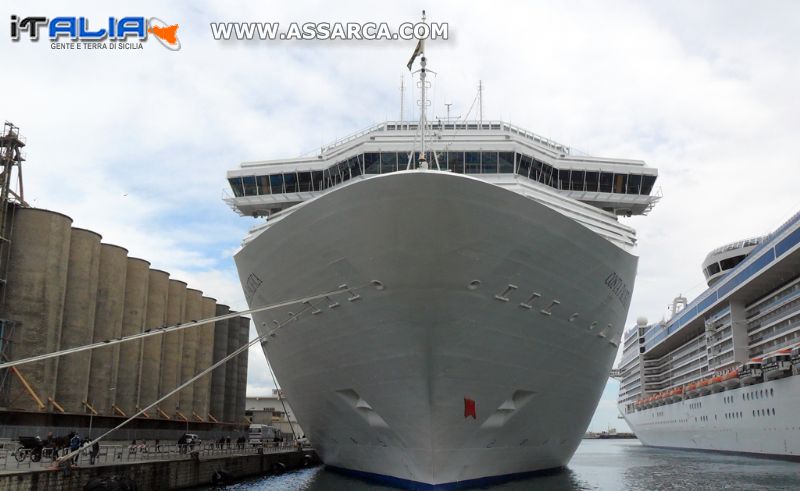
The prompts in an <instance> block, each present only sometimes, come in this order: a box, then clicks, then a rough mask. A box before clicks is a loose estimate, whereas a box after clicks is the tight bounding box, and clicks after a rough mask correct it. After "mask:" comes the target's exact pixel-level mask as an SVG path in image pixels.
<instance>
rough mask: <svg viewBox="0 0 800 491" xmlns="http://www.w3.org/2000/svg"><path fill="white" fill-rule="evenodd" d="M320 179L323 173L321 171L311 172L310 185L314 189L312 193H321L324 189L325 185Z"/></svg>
mask: <svg viewBox="0 0 800 491" xmlns="http://www.w3.org/2000/svg"><path fill="white" fill-rule="evenodd" d="M322 178H323V172H322V171H321V170H315V171H312V172H311V184H312V186H313V187H314V188H313V190H314V191H322V190H323V189H325V184H324V182H323V180H322Z"/></svg>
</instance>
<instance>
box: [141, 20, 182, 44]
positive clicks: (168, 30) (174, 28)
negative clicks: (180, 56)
mask: <svg viewBox="0 0 800 491" xmlns="http://www.w3.org/2000/svg"><path fill="white" fill-rule="evenodd" d="M147 32H149V33H151V34H153V35H154V36H156V37H158V38H160V39H162V40H163V41H164V42H166V43H169V44H176V43H177V42H178V36H177V32H178V24H172V25H171V26H166V27H159V26H153V27H151V28H149V29H147Z"/></svg>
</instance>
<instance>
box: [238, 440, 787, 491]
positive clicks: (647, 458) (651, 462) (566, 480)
mask: <svg viewBox="0 0 800 491" xmlns="http://www.w3.org/2000/svg"><path fill="white" fill-rule="evenodd" d="M225 489H227V490H231V491H233V490H236V491H239V490H242V491H243V490H263V491H266V490H270V491H279V490H280V491H295V490H303V491H328V490H347V491H382V490H391V489H394V488H390V487H386V486H382V485H378V484H374V483H371V482H367V481H363V480H360V479H355V478H352V477H348V476H343V475H340V474H337V473H335V472H332V471H329V470H326V469H325V468H324V467H315V468H312V469H304V470H301V471H297V472H293V473H286V474H284V475H280V476H272V477H265V478H260V479H253V480H248V481H244V482H241V483H238V484H236V485H232V486H229V487H227V488H225ZM474 489H492V490H497V491H523V490H529V489H537V490H545V491H546V490H606V489H608V490H621V489H624V490H642V491H650V490H662V489H682V490H701V489H709V490H711V489H715V490H716V489H735V490H762V489H769V490H776V489H786V490H788V489H792V490H796V489H800V465H798V463H796V462H788V461H781V460H769V459H760V458H751V457H744V456H738V455H723V454H715V453H708V452H693V451H681V450H669V449H656V448H647V447H644V446H642V445H641V444H640V443H639V441H638V440H584V441H583V442H582V444H581V446H580V447H579V448H578V451H577V452H576V453H575V456H574V457H573V459H572V461H571V462H570V464H569V466H568V467H567V468H566V469H564V470H562V471H560V472H552V473H548V474H545V475H540V476H535V477H530V478H526V479H520V480H515V481H511V482H506V483H504V484H498V485H494V486H490V487H478V488H474Z"/></svg>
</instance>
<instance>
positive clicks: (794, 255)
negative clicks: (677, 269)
mask: <svg viewBox="0 0 800 491" xmlns="http://www.w3.org/2000/svg"><path fill="white" fill-rule="evenodd" d="M702 267H703V273H704V275H705V276H706V280H707V282H708V285H709V288H708V290H706V291H705V292H704V293H703V294H701V295H700V296H699V297H698V298H697V299H695V300H694V301H692V302H691V303H688V304H687V302H686V299H685V298H683V297H678V298H676V299H675V301H674V302H673V308H672V312H673V313H672V317H671V319H669V320H668V321H663V322H657V323H654V324H648V323H647V321H646V319H643V318H642V319H640V320H639V322H638V324H637V325H636V326H635V327H633V328H631V329H629V330H628V331H627V332H626V333H625V334H624V336H623V344H624V351H623V355H622V358H621V361H620V363H619V365H618V368H617V369H615V375H616V376H617V377H618V378H619V380H620V392H619V401H618V402H619V407H620V412H621V413H622V415H623V417H624V418H625V419H626V421H627V422H628V424H629V425H630V426H631V428H632V429H633V430H634V432H635V433H636V434H637V436H638V437H639V439H640V440H641V441H642V442H643V443H644V444H646V445H653V446H665V447H679V448H690V449H704V450H720V451H732V452H748V453H756V454H770V455H781V456H786V455H788V456H792V455H800V427H798V426H797V424H796V423H795V422H794V415H795V412H794V409H793V408H794V407H795V405H796V403H797V402H798V400H800V377H798V376H796V374H797V373H798V371H799V370H798V368H799V367H800V348H798V346H800V213H798V214H797V215H795V216H793V217H792V218H791V219H790V220H788V221H787V222H786V223H784V224H783V225H782V226H781V227H779V228H778V229H777V230H775V231H774V232H773V233H771V234H769V235H766V236H763V237H757V238H753V239H747V240H741V241H737V242H734V243H731V244H727V245H725V246H722V247H719V248H717V249H715V250H714V251H712V252H711V253H709V254H708V256H707V257H706V259H705V260H704V261H703V265H702Z"/></svg>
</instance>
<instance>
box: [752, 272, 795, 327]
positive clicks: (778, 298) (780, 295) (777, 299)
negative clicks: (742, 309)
mask: <svg viewBox="0 0 800 491" xmlns="http://www.w3.org/2000/svg"><path fill="white" fill-rule="evenodd" d="M798 295H800V277H798V278H795V279H793V280H792V281H790V282H789V283H788V284H787V286H786V287H781V288H779V289H778V291H776V292H775V293H774V294H772V295H769V296H768V297H767V298H762V299H761V300H759V301H758V302H756V303H754V304H752V305H749V306H747V317H748V319H747V320H748V321H752V320H754V319H755V318H756V317H758V316H759V315H763V314H765V313H766V312H768V311H769V310H770V309H772V308H773V307H774V306H775V305H777V304H779V303H782V302H784V301H785V300H787V299H791V298H796V297H797V296H798Z"/></svg>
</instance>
